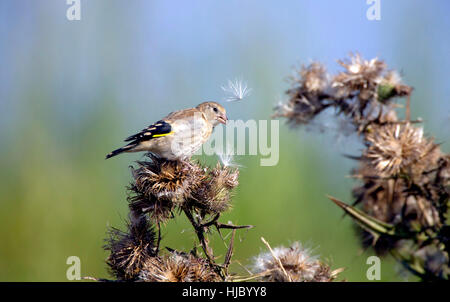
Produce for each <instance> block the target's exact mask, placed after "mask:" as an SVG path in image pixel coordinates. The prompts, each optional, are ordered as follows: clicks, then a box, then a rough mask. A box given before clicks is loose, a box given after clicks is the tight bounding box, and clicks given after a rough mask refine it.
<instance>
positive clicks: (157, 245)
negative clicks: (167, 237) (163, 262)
mask: <svg viewBox="0 0 450 302" xmlns="http://www.w3.org/2000/svg"><path fill="white" fill-rule="evenodd" d="M160 243H161V224H160V223H159V222H158V241H157V242H156V253H155V254H156V255H158V253H159V246H160Z"/></svg>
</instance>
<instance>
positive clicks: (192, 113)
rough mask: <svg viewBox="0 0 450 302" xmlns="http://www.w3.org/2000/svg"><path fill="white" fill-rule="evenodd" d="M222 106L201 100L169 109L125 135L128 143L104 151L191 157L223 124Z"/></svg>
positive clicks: (165, 156) (115, 153) (114, 154)
mask: <svg viewBox="0 0 450 302" xmlns="http://www.w3.org/2000/svg"><path fill="white" fill-rule="evenodd" d="M227 122H228V117H227V114H226V110H225V108H224V107H223V106H222V105H220V104H219V103H216V102H203V103H201V104H199V105H197V106H196V107H194V108H188V109H184V110H179V111H175V112H171V113H169V114H168V115H167V116H166V117H165V118H163V119H161V120H159V121H157V122H156V123H154V124H151V125H150V126H148V127H146V128H144V129H142V130H141V131H140V132H138V133H136V134H134V135H131V136H129V137H127V138H126V139H125V142H129V143H128V144H127V145H125V146H123V147H121V148H119V149H116V150H114V151H112V152H110V153H108V154H107V155H106V159H108V158H111V157H113V156H116V155H119V154H121V153H124V152H141V151H147V152H151V153H153V154H156V155H158V156H159V157H161V158H163V159H167V160H182V159H187V158H190V157H191V156H192V155H193V154H194V153H195V152H196V151H198V150H199V149H200V148H201V146H202V145H203V144H204V143H205V142H206V141H207V140H208V138H209V137H210V135H211V134H212V132H213V130H214V128H215V127H216V126H217V125H219V124H224V125H225V124H226V123H227Z"/></svg>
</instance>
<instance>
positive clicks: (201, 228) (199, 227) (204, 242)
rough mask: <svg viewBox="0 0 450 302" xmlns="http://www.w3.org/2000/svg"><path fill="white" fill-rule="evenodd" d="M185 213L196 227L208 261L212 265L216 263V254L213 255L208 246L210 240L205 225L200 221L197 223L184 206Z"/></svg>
mask: <svg viewBox="0 0 450 302" xmlns="http://www.w3.org/2000/svg"><path fill="white" fill-rule="evenodd" d="M183 212H184V214H186V217H187V218H188V219H189V221H190V222H191V224H192V226H193V227H194V230H195V233H196V234H197V237H198V240H199V241H200V244H201V245H202V248H203V252H204V253H205V256H206V258H207V259H208V262H209V264H210V265H215V263H214V258H213V257H214V256H212V250H211V248H210V247H209V246H208V240H207V239H206V237H205V227H204V226H203V225H201V224H199V223H197V222H196V221H195V219H194V217H193V216H192V214H191V212H190V211H189V210H188V209H186V208H183Z"/></svg>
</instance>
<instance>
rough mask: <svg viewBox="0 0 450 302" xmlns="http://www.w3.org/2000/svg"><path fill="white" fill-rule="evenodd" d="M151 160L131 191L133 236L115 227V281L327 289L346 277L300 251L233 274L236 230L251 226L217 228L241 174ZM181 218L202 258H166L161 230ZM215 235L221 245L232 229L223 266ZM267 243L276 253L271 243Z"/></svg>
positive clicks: (280, 252)
mask: <svg viewBox="0 0 450 302" xmlns="http://www.w3.org/2000/svg"><path fill="white" fill-rule="evenodd" d="M146 156H147V158H146V160H144V161H138V162H137V167H136V168H132V175H133V179H134V181H133V182H132V183H131V185H130V186H129V187H128V191H129V193H130V194H129V196H128V201H129V209H130V215H129V216H130V219H129V221H128V222H127V230H126V231H120V230H118V229H115V228H112V229H111V230H110V231H109V238H108V239H107V243H106V245H105V249H106V250H107V251H109V253H110V254H109V257H108V258H107V261H106V262H107V264H108V266H109V269H110V273H111V275H112V276H114V277H115V278H116V280H118V281H144V282H215V281H246V280H257V281H271V282H287V281H294V282H319V281H322V282H323V281H333V280H334V279H335V278H336V277H337V274H338V273H339V272H340V270H335V271H333V272H332V271H331V270H330V268H329V266H328V265H326V264H325V263H322V262H320V261H319V260H318V259H317V257H313V256H310V255H309V252H308V250H307V249H303V248H302V247H301V246H300V245H299V244H294V245H293V246H292V247H291V248H290V249H286V248H277V249H275V251H276V252H275V253H272V258H270V257H269V256H267V255H265V254H263V255H261V256H259V257H258V258H257V259H260V260H257V263H258V265H257V266H255V267H256V268H258V269H256V270H254V271H253V272H250V271H249V276H245V277H241V276H238V275H236V274H230V273H229V271H228V268H229V265H230V263H231V258H232V256H233V246H234V239H235V235H236V231H237V230H238V229H244V228H251V227H252V226H250V225H243V226H237V225H232V224H223V223H220V222H219V218H220V215H221V214H222V213H223V212H224V211H226V210H227V209H229V208H230V206H231V195H232V191H233V189H234V188H235V187H236V186H237V185H238V176H239V170H238V169H237V168H230V167H227V166H223V165H221V164H220V163H218V164H217V165H216V167H214V168H210V167H204V166H202V165H200V164H199V163H198V162H195V161H192V160H178V161H168V160H165V159H161V158H159V157H157V156H155V155H153V154H151V153H148V154H147V155H146ZM177 214H184V215H185V216H186V217H187V218H188V220H189V222H190V223H191V225H192V227H193V229H194V231H195V234H196V235H197V239H198V242H199V244H200V246H201V251H202V252H198V249H197V245H196V244H195V243H194V246H193V249H192V250H191V251H189V252H183V251H176V250H173V249H171V248H168V247H166V249H165V250H164V252H163V251H161V249H160V245H161V227H163V226H164V225H165V223H166V222H167V221H168V220H169V219H171V218H174V217H175V216H176V215H177ZM212 228H215V229H216V230H217V232H218V233H219V234H220V235H221V237H222V238H224V237H223V236H222V234H221V231H222V230H224V229H228V230H231V239H230V241H229V242H228V243H225V244H226V245H227V251H226V254H225V256H224V260H223V263H220V264H219V263H217V260H218V258H217V257H216V256H214V251H213V249H212V248H211V246H210V245H209V240H208V235H209V234H210V233H211V232H212ZM263 242H264V243H265V244H267V246H268V247H269V249H270V246H269V245H268V243H267V242H265V241H263ZM92 279H95V278H92ZM96 280H97V279H96Z"/></svg>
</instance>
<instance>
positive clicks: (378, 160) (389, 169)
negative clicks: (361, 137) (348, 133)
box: [365, 124, 436, 176]
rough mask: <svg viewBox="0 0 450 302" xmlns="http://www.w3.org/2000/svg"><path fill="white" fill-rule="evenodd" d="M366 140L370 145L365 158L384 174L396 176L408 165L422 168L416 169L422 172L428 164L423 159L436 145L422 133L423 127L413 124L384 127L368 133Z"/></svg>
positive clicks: (407, 167)
mask: <svg viewBox="0 0 450 302" xmlns="http://www.w3.org/2000/svg"><path fill="white" fill-rule="evenodd" d="M366 140H367V142H368V143H369V144H370V145H369V147H368V149H367V151H366V152H365V157H366V158H367V159H369V160H370V161H371V163H372V165H373V166H374V167H375V168H376V170H378V172H379V173H380V174H381V175H383V176H392V175H396V174H398V173H400V172H402V171H403V172H405V171H406V169H409V168H419V171H414V172H420V173H421V172H422V171H423V170H422V169H423V168H425V167H426V166H427V165H426V164H425V165H424V161H423V159H425V158H426V157H427V156H428V155H429V154H430V153H431V152H432V151H433V150H434V149H435V147H436V146H435V145H434V144H433V143H432V141H430V140H427V139H426V138H425V137H424V136H423V129H422V128H416V127H413V126H411V125H410V124H403V125H401V124H389V125H386V126H381V127H380V128H378V129H374V131H371V132H369V133H368V134H367V135H366ZM408 171H411V170H408Z"/></svg>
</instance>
